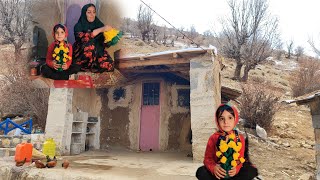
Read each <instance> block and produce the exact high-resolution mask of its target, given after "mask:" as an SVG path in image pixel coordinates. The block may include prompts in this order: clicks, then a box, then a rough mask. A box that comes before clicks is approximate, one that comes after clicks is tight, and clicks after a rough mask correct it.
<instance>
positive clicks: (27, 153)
mask: <svg viewBox="0 0 320 180" xmlns="http://www.w3.org/2000/svg"><path fill="white" fill-rule="evenodd" d="M32 149H33V145H32V144H31V143H21V144H18V145H17V146H16V152H15V156H14V160H15V161H16V162H21V161H24V159H26V162H30V161H31V158H32Z"/></svg>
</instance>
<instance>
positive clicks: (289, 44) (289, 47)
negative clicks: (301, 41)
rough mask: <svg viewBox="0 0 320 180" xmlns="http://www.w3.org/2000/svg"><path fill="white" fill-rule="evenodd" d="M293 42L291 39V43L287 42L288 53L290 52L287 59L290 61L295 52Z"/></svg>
mask: <svg viewBox="0 0 320 180" xmlns="http://www.w3.org/2000/svg"><path fill="white" fill-rule="evenodd" d="M293 45H294V43H293V40H292V39H291V40H290V41H289V42H287V51H288V56H287V58H288V59H290V58H291V55H292V51H293Z"/></svg>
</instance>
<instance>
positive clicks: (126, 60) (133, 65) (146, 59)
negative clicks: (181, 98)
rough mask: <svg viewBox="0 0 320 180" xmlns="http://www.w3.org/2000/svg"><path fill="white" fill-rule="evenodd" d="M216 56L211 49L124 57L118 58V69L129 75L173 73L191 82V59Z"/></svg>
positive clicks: (214, 51) (189, 49) (213, 49)
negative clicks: (209, 55)
mask: <svg viewBox="0 0 320 180" xmlns="http://www.w3.org/2000/svg"><path fill="white" fill-rule="evenodd" d="M206 53H209V54H212V55H215V54H216V53H217V50H216V48H215V47H213V46H211V47H209V48H187V49H180V50H170V51H162V52H155V53H149V54H135V55H124V56H120V57H118V58H117V61H116V67H118V68H119V70H120V71H121V72H122V73H124V74H127V75H129V76H130V75H133V74H146V73H172V74H175V75H177V76H180V77H182V78H184V79H187V80H189V71H190V59H192V58H194V57H197V56H201V55H205V54H206Z"/></svg>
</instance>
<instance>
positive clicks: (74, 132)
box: [72, 132, 82, 134]
mask: <svg viewBox="0 0 320 180" xmlns="http://www.w3.org/2000/svg"><path fill="white" fill-rule="evenodd" d="M72 134H82V132H72Z"/></svg>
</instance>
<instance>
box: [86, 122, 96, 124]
mask: <svg viewBox="0 0 320 180" xmlns="http://www.w3.org/2000/svg"><path fill="white" fill-rule="evenodd" d="M87 123H88V124H96V123H97V122H87Z"/></svg>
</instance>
